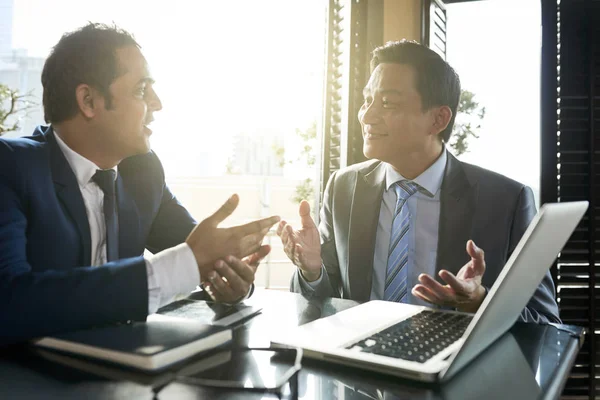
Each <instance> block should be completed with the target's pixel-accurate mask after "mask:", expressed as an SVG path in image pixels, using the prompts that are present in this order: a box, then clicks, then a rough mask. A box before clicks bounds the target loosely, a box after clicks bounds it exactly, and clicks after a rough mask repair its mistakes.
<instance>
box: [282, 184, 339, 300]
mask: <svg viewBox="0 0 600 400" xmlns="http://www.w3.org/2000/svg"><path fill="white" fill-rule="evenodd" d="M335 178H336V173H333V174H332V175H331V177H330V178H329V181H328V182H327V186H326V188H325V193H324V194H323V206H322V207H321V221H320V222H319V233H320V236H321V260H322V261H323V274H322V275H321V279H320V282H319V283H318V284H317V285H308V284H307V283H306V282H305V281H303V278H302V277H301V276H300V270H299V269H297V268H296V272H294V275H293V276H292V282H291V285H290V290H291V291H292V292H298V293H303V294H304V295H308V296H318V297H340V295H341V293H340V289H339V288H340V286H341V280H340V266H339V262H338V257H337V251H336V243H335V234H334V229H333V196H334V186H335Z"/></svg>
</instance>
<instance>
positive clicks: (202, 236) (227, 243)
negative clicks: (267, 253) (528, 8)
mask: <svg viewBox="0 0 600 400" xmlns="http://www.w3.org/2000/svg"><path fill="white" fill-rule="evenodd" d="M239 201H240V200H239V197H238V195H237V194H234V195H233V196H231V197H230V198H229V199H228V200H227V201H226V202H225V204H223V205H222V206H221V208H219V209H218V210H217V211H216V212H215V213H214V214H213V215H211V216H210V217H208V218H206V219H205V220H204V221H202V222H200V223H199V224H198V225H196V227H195V228H194V230H193V231H192V233H190V235H189V236H188V237H187V239H186V240H185V242H186V243H187V244H188V246H190V248H191V249H192V252H193V253H194V256H195V257H196V262H197V264H198V269H199V270H200V279H201V280H206V278H205V277H206V276H207V274H208V273H209V272H210V271H212V270H214V263H215V261H217V260H218V259H222V258H225V257H226V256H228V255H231V256H234V257H238V258H241V257H245V256H247V255H249V254H252V253H255V252H257V251H258V250H259V248H260V246H261V243H262V241H263V238H264V237H265V235H266V234H267V232H268V231H269V228H270V227H271V226H273V225H274V224H276V223H277V221H279V217H277V216H273V217H269V218H264V219H260V220H257V221H253V222H250V223H248V224H245V225H239V226H233V227H230V228H218V227H217V226H218V225H219V224H220V223H221V222H222V221H223V220H224V219H225V218H227V217H228V216H230V215H231V213H233V211H234V210H235V209H236V207H237V205H238V203H239Z"/></svg>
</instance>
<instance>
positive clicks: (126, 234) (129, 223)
mask: <svg viewBox="0 0 600 400" xmlns="http://www.w3.org/2000/svg"><path fill="white" fill-rule="evenodd" d="M116 186H117V204H118V208H119V209H118V212H119V258H126V257H135V256H139V255H140V254H139V251H136V247H137V246H136V244H137V240H136V238H138V237H139V236H140V233H139V231H140V219H139V214H138V210H137V208H136V206H135V202H134V201H133V199H132V198H131V196H130V195H129V193H128V192H127V190H126V189H125V184H124V182H123V178H122V177H121V174H119V175H118V176H117V184H116Z"/></svg>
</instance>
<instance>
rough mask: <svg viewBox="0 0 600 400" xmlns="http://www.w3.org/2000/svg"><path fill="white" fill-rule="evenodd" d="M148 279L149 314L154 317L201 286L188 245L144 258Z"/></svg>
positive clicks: (195, 264)
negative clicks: (159, 310) (156, 313)
mask: <svg viewBox="0 0 600 400" xmlns="http://www.w3.org/2000/svg"><path fill="white" fill-rule="evenodd" d="M145 261H146V275H147V276H148V314H153V313H155V312H156V311H157V310H158V309H159V308H160V307H163V306H165V305H167V304H169V303H171V302H173V301H174V300H176V299H177V297H179V296H185V295H188V294H189V293H190V292H191V291H193V290H194V289H196V287H197V286H198V284H199V283H200V272H199V271H198V265H197V263H196V258H195V257H194V253H193V252H192V249H190V247H189V246H188V245H187V243H182V244H180V245H178V246H175V247H171V248H169V249H166V250H163V251H161V252H160V253H156V254H154V255H152V256H150V257H146V258H145Z"/></svg>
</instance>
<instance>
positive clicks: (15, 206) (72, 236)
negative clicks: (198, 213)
mask: <svg viewBox="0 0 600 400" xmlns="http://www.w3.org/2000/svg"><path fill="white" fill-rule="evenodd" d="M116 187H117V200H118V209H119V253H120V254H119V256H120V260H119V261H117V262H112V263H108V264H105V265H102V266H99V267H90V265H91V239H90V227H89V224H88V219H87V215H86V211H85V206H84V203H83V198H82V195H81V191H80V189H79V185H78V183H77V179H76V177H75V175H74V173H73V171H72V170H71V168H70V166H69V164H68V162H67V160H66V159H65V157H64V155H63V153H62V151H61V150H60V148H59V147H58V144H57V143H56V139H55V137H54V133H53V131H52V128H51V127H38V128H37V129H36V131H35V132H34V134H33V136H30V137H25V138H19V139H0V345H1V344H6V343H11V342H15V341H20V340H24V339H29V338H32V337H36V336H43V335H47V334H51V333H55V332H61V331H69V330H75V329H81V328H85V327H89V326H92V325H100V324H105V323H112V322H117V321H127V320H144V319H145V318H146V315H147V313H148V285H147V277H146V267H145V262H144V258H143V252H144V248H148V250H150V251H152V252H158V251H161V250H164V249H166V248H169V247H172V246H175V245H177V244H180V243H182V242H183V241H184V240H185V238H186V237H187V235H188V234H189V233H190V232H191V230H192V229H193V228H194V226H195V224H196V222H195V221H194V219H193V218H192V217H191V216H190V214H189V213H188V212H187V211H186V209H185V208H183V206H182V205H181V204H180V203H179V202H178V201H177V199H176V198H175V196H173V194H172V193H171V192H170V191H169V189H168V187H167V186H166V185H165V178H164V172H163V168H162V165H161V163H160V161H159V159H158V158H157V157H156V155H155V154H154V153H153V152H150V153H148V154H145V155H140V156H134V157H131V158H128V159H126V160H123V161H122V162H121V163H120V164H119V174H118V177H117V182H116Z"/></svg>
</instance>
